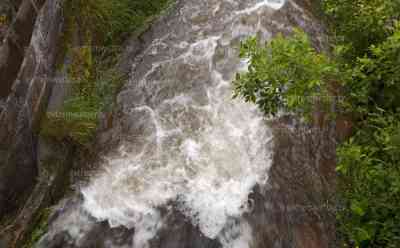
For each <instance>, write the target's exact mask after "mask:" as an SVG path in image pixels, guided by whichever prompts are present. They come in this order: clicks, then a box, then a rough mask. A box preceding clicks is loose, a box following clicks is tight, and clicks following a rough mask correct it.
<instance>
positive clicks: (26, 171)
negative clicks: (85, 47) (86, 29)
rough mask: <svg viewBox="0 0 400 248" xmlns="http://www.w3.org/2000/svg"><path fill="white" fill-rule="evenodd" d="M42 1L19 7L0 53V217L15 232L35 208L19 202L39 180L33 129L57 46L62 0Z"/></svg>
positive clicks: (48, 86) (41, 112)
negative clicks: (9, 222)
mask: <svg viewBox="0 0 400 248" xmlns="http://www.w3.org/2000/svg"><path fill="white" fill-rule="evenodd" d="M44 2H45V1H30V0H28V1H23V2H22V3H21V5H20V7H19V10H18V13H17V15H16V16H15V18H14V21H13V22H12V23H11V25H10V26H9V27H8V31H7V34H6V36H5V39H4V42H3V44H2V45H1V48H0V78H1V101H2V108H1V109H0V216H1V217H2V218H3V217H5V216H7V215H11V216H14V217H15V215H16V214H17V213H19V214H22V216H21V220H23V221H22V223H18V224H17V225H16V227H15V228H17V229H18V228H20V229H23V228H26V225H27V224H29V221H30V220H31V217H32V216H31V214H32V213H34V212H35V208H37V207H38V206H34V205H35V204H33V202H32V201H30V202H29V201H28V202H27V203H26V202H25V201H26V200H27V199H31V200H33V199H32V197H30V195H31V193H32V192H36V191H37V190H36V189H35V190H34V188H35V185H37V182H39V181H40V180H39V178H38V175H39V170H38V128H39V123H40V120H41V117H42V116H43V115H44V114H45V112H46V108H47V102H48V99H49V96H50V93H51V89H52V87H53V84H54V80H53V78H54V73H55V65H56V57H57V54H58V52H59V49H60V44H61V42H60V37H61V33H62V27H63V17H62V12H61V11H62V5H63V1H59V0H55V1H47V2H46V3H44ZM33 4H35V6H33ZM42 6H43V7H42ZM36 17H37V18H36ZM31 34H32V35H31ZM11 85H12V88H11ZM48 183H50V182H48ZM33 194H34V195H36V196H37V198H38V199H35V200H36V201H39V202H40V200H41V199H40V197H39V196H38V195H37V193H36V194H35V193H33ZM25 204H26V205H29V204H33V206H31V208H32V209H31V210H30V211H26V210H25V212H24V210H23V209H24V208H23V206H24V205H25ZM21 210H22V212H23V213H21ZM14 217H10V218H11V219H13V218H14ZM18 219H19V218H17V220H15V222H16V223H17V222H18V221H19V220H18ZM24 222H26V223H24ZM14 231H16V233H18V232H20V233H21V232H22V231H21V230H14ZM17 236H18V234H17ZM7 247H11V246H7Z"/></svg>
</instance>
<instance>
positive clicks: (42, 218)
mask: <svg viewBox="0 0 400 248" xmlns="http://www.w3.org/2000/svg"><path fill="white" fill-rule="evenodd" d="M50 213H51V210H50V209H49V208H45V209H43V210H42V211H41V212H40V213H39V214H38V216H37V218H36V220H35V224H34V228H33V230H32V232H31V233H30V236H29V238H28V239H27V241H26V243H25V244H24V245H23V246H22V248H33V247H34V246H35V244H36V242H37V241H39V239H40V238H41V237H42V236H43V235H44V234H45V233H46V232H47V228H48V219H49V216H50Z"/></svg>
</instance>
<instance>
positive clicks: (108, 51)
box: [40, 0, 172, 145]
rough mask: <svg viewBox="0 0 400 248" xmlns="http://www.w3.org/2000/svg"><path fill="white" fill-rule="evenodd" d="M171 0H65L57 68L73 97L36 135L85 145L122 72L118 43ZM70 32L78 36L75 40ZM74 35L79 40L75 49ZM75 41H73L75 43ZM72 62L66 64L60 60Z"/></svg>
mask: <svg viewBox="0 0 400 248" xmlns="http://www.w3.org/2000/svg"><path fill="white" fill-rule="evenodd" d="M171 2H172V1H171V0H157V1H151V2H146V1H132V0H70V1H67V2H66V4H65V13H64V16H65V17H66V18H67V19H66V26H65V30H64V35H63V41H64V42H63V48H62V51H63V52H62V53H61V54H60V55H59V58H58V65H59V66H58V69H65V70H66V71H67V74H68V80H69V81H70V82H71V83H72V85H73V86H72V95H71V96H70V97H69V98H68V99H67V100H66V101H65V102H64V104H63V107H62V109H61V110H60V111H59V112H56V113H48V114H47V116H46V117H45V118H44V120H43V122H42V125H41V131H40V134H41V135H42V136H43V137H45V138H50V139H55V140H64V139H71V140H72V141H74V142H75V143H78V144H81V145H87V144H89V143H90V142H91V141H92V139H93V136H94V133H95V131H96V128H97V124H98V115H99V113H101V112H104V111H110V110H111V108H112V106H113V102H114V98H115V96H116V94H117V92H118V91H119V89H120V88H121V86H122V84H123V82H124V80H125V75H121V73H119V72H118V71H117V69H115V65H116V64H117V62H118V57H119V56H120V54H121V52H122V49H121V48H122V47H121V44H122V42H123V41H124V40H125V39H126V38H127V37H128V35H129V34H132V33H134V34H138V33H140V32H142V31H144V30H145V28H147V26H148V24H149V23H150V22H151V20H153V19H154V18H155V16H156V15H157V14H158V13H160V11H161V10H163V9H164V8H166V6H168V4H169V3H171ZM74 35H76V36H77V37H75V38H74ZM76 38H78V40H80V41H79V42H78V43H79V44H80V46H79V47H76V46H74V45H76V44H74V43H76V41H74V40H76ZM73 41H74V42H73ZM65 56H68V58H70V63H69V64H68V65H66V66H67V67H66V68H62V67H61V65H62V66H64V58H65Z"/></svg>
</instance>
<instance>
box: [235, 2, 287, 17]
mask: <svg viewBox="0 0 400 248" xmlns="http://www.w3.org/2000/svg"><path fill="white" fill-rule="evenodd" d="M284 4H285V0H263V1H261V2H259V3H257V4H256V5H254V6H251V7H249V8H246V9H244V10H240V11H237V12H236V14H239V15H240V14H251V13H253V12H256V11H258V10H260V9H262V8H265V7H269V8H272V9H275V10H277V9H280V8H282V7H283V5H284Z"/></svg>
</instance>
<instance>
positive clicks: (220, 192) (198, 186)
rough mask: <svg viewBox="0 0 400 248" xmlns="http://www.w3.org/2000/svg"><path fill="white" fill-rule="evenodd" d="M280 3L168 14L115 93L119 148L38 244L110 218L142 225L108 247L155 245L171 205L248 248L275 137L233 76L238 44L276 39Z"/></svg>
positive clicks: (228, 242) (188, 2) (217, 1)
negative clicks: (236, 91)
mask: <svg viewBox="0 0 400 248" xmlns="http://www.w3.org/2000/svg"><path fill="white" fill-rule="evenodd" d="M283 4H284V2H283V0H263V1H259V0H184V1H179V2H178V4H177V5H176V10H175V11H174V12H173V13H171V14H169V15H168V16H165V17H163V18H161V20H160V21H159V22H157V23H156V24H155V26H154V27H153V28H152V30H151V31H150V32H149V34H148V35H149V36H150V37H151V39H150V40H151V42H149V44H148V45H147V46H146V49H145V50H144V51H142V52H141V53H140V54H139V56H138V57H137V58H136V60H135V63H134V64H133V65H132V69H131V75H130V79H129V81H128V82H127V84H126V85H125V87H124V89H123V90H122V92H121V93H120V94H119V96H118V99H117V105H118V109H119V110H120V112H121V116H120V117H118V118H119V119H118V121H117V122H118V125H116V126H117V127H116V128H115V130H114V134H115V135H120V136H121V137H122V142H121V144H120V146H119V148H118V149H117V150H115V151H112V152H110V154H109V155H107V156H105V158H104V163H103V164H102V165H101V166H100V167H101V168H100V169H99V171H98V173H96V175H95V176H93V178H92V179H91V180H90V183H89V184H88V185H87V186H85V187H84V188H82V189H81V194H82V196H83V199H82V201H81V202H80V203H79V204H77V206H74V207H73V208H71V209H68V210H66V211H65V212H64V213H63V214H61V215H60V216H58V217H57V219H56V220H55V221H54V223H53V224H52V225H51V226H50V230H49V232H48V233H47V234H46V235H45V236H44V237H43V238H42V242H39V244H38V246H39V247H45V245H44V241H43V240H52V239H55V237H56V236H57V234H58V233H61V232H66V233H68V236H69V237H70V241H69V243H70V244H73V245H74V247H80V244H81V242H82V241H81V240H82V239H83V237H84V236H85V235H86V234H87V233H88V232H89V231H90V230H91V227H92V226H93V223H94V222H99V221H105V222H107V223H108V225H109V226H110V228H118V227H121V226H122V227H125V228H127V229H134V230H135V231H134V236H133V238H132V240H131V241H130V242H131V243H129V244H121V245H113V244H111V243H110V244H105V247H135V248H147V247H151V245H150V243H149V241H150V240H151V239H153V238H154V237H155V236H156V235H157V233H158V232H159V230H160V229H161V228H168V226H166V225H167V223H166V222H165V215H166V214H165V212H168V211H169V210H170V209H172V208H174V209H176V210H177V211H179V212H180V213H181V214H182V215H183V216H184V217H185V218H187V220H188V221H190V223H191V224H192V225H193V226H196V227H198V229H199V231H200V232H201V234H202V235H204V236H205V237H207V238H209V239H213V240H218V242H219V243H220V244H221V245H222V246H223V247H224V248H250V247H251V242H252V232H253V230H252V228H251V226H250V225H249V224H248V223H247V222H246V220H245V219H243V218H242V216H243V214H244V213H248V212H249V211H251V207H252V206H251V201H249V199H248V196H249V194H250V193H251V191H252V190H253V188H254V187H255V185H259V186H261V187H263V186H264V185H266V184H267V182H268V170H269V168H270V166H271V159H272V157H271V155H272V134H271V131H270V130H269V128H268V126H267V125H266V123H265V120H264V117H263V115H262V114H261V113H260V112H259V111H258V110H257V108H256V107H255V106H253V105H252V104H247V103H244V102H243V101H242V100H240V99H236V100H233V99H232V88H231V81H232V80H233V78H234V75H235V73H236V72H237V71H240V70H246V67H247V61H244V60H240V59H239V58H238V45H239V44H240V41H241V40H244V39H245V38H246V37H249V36H252V35H258V36H259V37H260V38H261V39H263V40H267V39H269V38H270V37H271V36H272V31H271V30H269V29H268V28H269V26H271V25H272V24H273V25H278V26H279V23H274V21H272V20H271V16H272V15H273V14H274V13H275V11H278V9H280V8H281V7H282V6H283ZM271 23H272V24H271Z"/></svg>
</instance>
